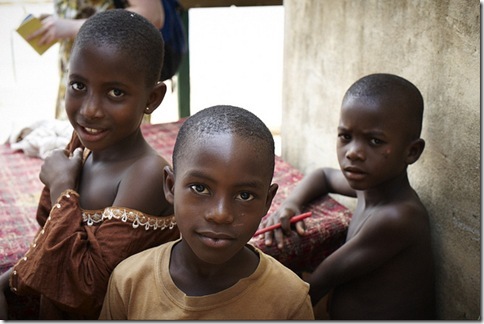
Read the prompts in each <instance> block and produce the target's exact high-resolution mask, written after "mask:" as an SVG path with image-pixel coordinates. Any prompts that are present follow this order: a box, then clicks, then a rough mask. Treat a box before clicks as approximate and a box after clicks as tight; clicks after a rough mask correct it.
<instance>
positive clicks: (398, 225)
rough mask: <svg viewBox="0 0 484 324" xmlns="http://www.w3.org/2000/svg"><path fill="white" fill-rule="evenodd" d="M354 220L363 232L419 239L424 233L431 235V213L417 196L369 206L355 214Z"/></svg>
mask: <svg viewBox="0 0 484 324" xmlns="http://www.w3.org/2000/svg"><path fill="white" fill-rule="evenodd" d="M353 221H354V222H355V223H356V224H354V225H357V226H353V227H360V228H361V232H367V233H368V234H369V235H380V236H383V234H384V233H386V234H387V235H393V234H395V239H396V238H397V237H398V238H400V240H404V239H408V240H412V239H415V240H419V236H420V237H421V236H422V234H423V235H425V236H426V235H430V227H429V215H428V212H427V209H426V208H425V206H424V205H423V203H422V202H421V201H420V199H419V198H418V197H417V196H415V197H412V198H411V199H402V200H397V201H394V202H392V203H387V204H381V205H377V206H375V207H372V208H368V209H367V210H364V211H363V212H362V213H361V214H359V215H354V219H353V220H352V222H353ZM358 223H359V224H358ZM358 225H359V226H358Z"/></svg>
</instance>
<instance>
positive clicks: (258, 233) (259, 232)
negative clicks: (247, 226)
mask: <svg viewBox="0 0 484 324" xmlns="http://www.w3.org/2000/svg"><path fill="white" fill-rule="evenodd" d="M311 215H312V212H307V213H303V214H300V215H297V216H294V217H292V218H291V224H293V223H296V222H299V221H300V220H302V219H304V218H307V217H310V216H311ZM279 227H281V223H278V224H274V225H271V226H267V227H264V228H261V229H259V230H257V232H255V234H254V235H253V236H257V235H260V234H263V233H265V232H269V231H272V230H274V229H276V228H279Z"/></svg>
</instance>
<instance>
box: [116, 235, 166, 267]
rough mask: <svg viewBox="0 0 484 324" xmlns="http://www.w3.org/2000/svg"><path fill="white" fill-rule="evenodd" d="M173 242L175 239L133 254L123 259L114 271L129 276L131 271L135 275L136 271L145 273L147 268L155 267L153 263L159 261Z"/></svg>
mask: <svg viewBox="0 0 484 324" xmlns="http://www.w3.org/2000/svg"><path fill="white" fill-rule="evenodd" d="M173 243H174V241H170V242H167V243H163V244H161V245H158V246H155V247H152V248H149V249H146V250H143V251H141V252H138V253H136V254H133V255H131V256H129V257H127V258H126V259H124V260H123V261H121V262H120V263H119V264H118V265H117V266H116V268H115V269H114V272H116V273H117V274H118V275H123V276H124V275H127V276H128V275H129V274H131V273H133V274H135V275H136V273H138V274H139V273H144V271H145V270H144V269H145V268H147V269H152V268H153V263H154V262H157V260H159V259H160V257H161V256H162V254H163V253H164V251H166V249H170V248H171V246H172V245H173Z"/></svg>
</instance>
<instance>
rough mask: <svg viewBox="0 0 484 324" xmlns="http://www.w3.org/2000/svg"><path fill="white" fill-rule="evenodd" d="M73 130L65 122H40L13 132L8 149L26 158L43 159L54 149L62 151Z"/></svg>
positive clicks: (55, 120) (67, 122)
mask: <svg viewBox="0 0 484 324" xmlns="http://www.w3.org/2000/svg"><path fill="white" fill-rule="evenodd" d="M72 131H73V128H72V126H71V124H70V123H69V121H66V120H57V119H54V120H41V121H38V122H35V123H34V124H32V125H30V126H29V127H24V128H22V129H18V130H17V131H14V132H13V133H12V134H11V135H10V138H9V143H10V147H11V148H12V149H13V150H15V151H18V150H20V151H23V152H24V153H25V154H26V155H28V156H33V157H40V158H41V159H45V157H46V156H47V155H49V153H50V152H51V151H53V150H55V149H59V148H60V149H64V148H65V147H66V145H67V144H68V143H69V140H70V139H71V136H72Z"/></svg>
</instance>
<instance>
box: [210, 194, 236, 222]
mask: <svg viewBox="0 0 484 324" xmlns="http://www.w3.org/2000/svg"><path fill="white" fill-rule="evenodd" d="M228 200H229V199H219V200H218V202H217V204H216V205H215V206H214V208H213V209H212V210H211V211H210V212H208V213H207V216H206V219H207V221H209V222H215V223H219V224H230V223H232V222H233V221H234V218H233V211H232V208H231V204H230V202H229V201H228Z"/></svg>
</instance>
